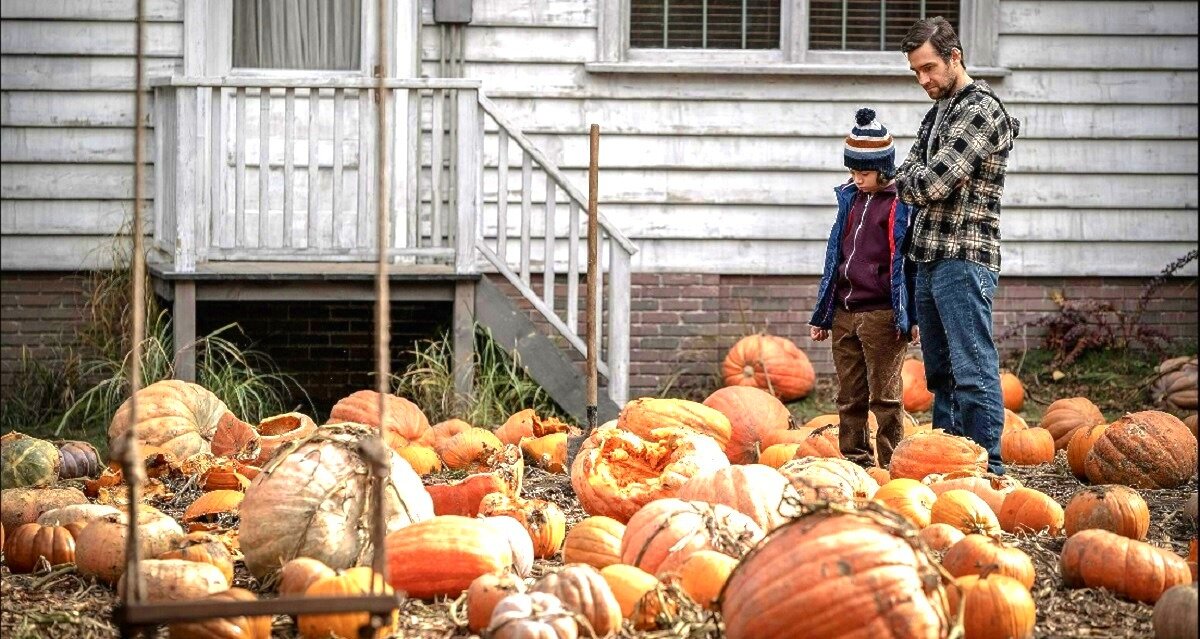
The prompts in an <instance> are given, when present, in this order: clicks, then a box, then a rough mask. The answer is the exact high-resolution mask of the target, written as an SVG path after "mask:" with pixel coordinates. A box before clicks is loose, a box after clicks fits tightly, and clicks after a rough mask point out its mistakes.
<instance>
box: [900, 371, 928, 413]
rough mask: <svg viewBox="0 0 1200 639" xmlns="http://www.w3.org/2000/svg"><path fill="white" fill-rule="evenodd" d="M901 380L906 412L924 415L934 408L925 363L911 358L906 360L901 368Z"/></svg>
mask: <svg viewBox="0 0 1200 639" xmlns="http://www.w3.org/2000/svg"><path fill="white" fill-rule="evenodd" d="M900 379H901V383H902V384H903V389H904V390H903V395H902V401H903V402H904V410H906V411H908V412H910V413H922V412H925V411H927V410H929V409H931V408H933V393H931V392H929V386H927V385H926V382H925V362H922V361H921V360H919V359H911V358H910V359H906V360H904V364H903V365H902V366H901V367H900Z"/></svg>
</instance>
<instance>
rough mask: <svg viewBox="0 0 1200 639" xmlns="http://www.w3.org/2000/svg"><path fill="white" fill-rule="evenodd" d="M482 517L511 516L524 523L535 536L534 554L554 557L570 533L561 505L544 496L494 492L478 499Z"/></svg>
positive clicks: (542, 556) (539, 556)
mask: <svg viewBox="0 0 1200 639" xmlns="http://www.w3.org/2000/svg"><path fill="white" fill-rule="evenodd" d="M479 515H480V516H481V517H512V518H513V519H515V520H517V521H518V522H520V523H521V525H522V526H524V527H525V530H526V531H528V532H529V538H530V539H532V540H533V554H534V556H535V557H538V558H546V557H551V556H553V555H554V554H555V553H557V552H558V549H559V548H560V547H561V546H562V542H563V537H565V536H566V534H567V519H566V515H565V514H563V511H562V509H561V508H559V507H558V506H557V505H555V504H554V502H551V501H546V500H544V499H521V498H519V497H512V496H509V495H505V494H503V493H492V494H490V495H487V496H485V497H484V498H483V500H482V501H480V502H479Z"/></svg>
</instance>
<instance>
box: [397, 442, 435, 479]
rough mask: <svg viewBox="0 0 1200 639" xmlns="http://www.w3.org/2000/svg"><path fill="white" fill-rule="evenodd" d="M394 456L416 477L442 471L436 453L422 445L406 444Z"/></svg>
mask: <svg viewBox="0 0 1200 639" xmlns="http://www.w3.org/2000/svg"><path fill="white" fill-rule="evenodd" d="M396 454H397V455H399V456H400V457H401V459H403V460H404V461H406V462H408V465H409V466H412V469H413V470H414V471H416V473H417V474H418V475H428V474H430V473H436V472H439V471H441V470H442V459H441V458H440V457H438V454H437V451H435V450H434V449H432V448H430V447H428V446H424V445H422V444H408V445H406V446H401V447H400V448H397V449H396Z"/></svg>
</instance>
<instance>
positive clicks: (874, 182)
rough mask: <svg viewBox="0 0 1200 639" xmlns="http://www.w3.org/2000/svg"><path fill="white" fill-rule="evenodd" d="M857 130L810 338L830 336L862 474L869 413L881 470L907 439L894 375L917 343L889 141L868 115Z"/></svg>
mask: <svg viewBox="0 0 1200 639" xmlns="http://www.w3.org/2000/svg"><path fill="white" fill-rule="evenodd" d="M855 121H856V123H857V126H855V127H854V128H853V129H851V132H850V135H849V136H847V137H846V144H845V153H844V155H845V164H846V166H847V167H848V168H849V169H850V176H851V179H850V181H848V182H847V183H846V184H843V185H842V186H839V187H837V188H836V189H835V190H834V192H835V193H836V194H837V201H838V213H837V219H836V220H835V221H834V224H833V230H832V232H831V233H830V234H829V245H828V248H827V249H826V252H825V271H824V275H823V276H822V277H821V285H820V288H819V289H818V292H817V308H816V311H814V312H813V316H812V320H811V321H810V322H809V324H810V327H809V336H810V337H812V339H813V340H815V341H818V342H820V341H824V340H826V339H828V338H829V336H830V333H831V332H832V335H833V363H834V366H835V368H836V369H837V375H838V395H837V404H838V415H839V416H840V418H841V425H840V428H839V437H840V440H841V441H840V444H841V450H842V454H843V455H845V457H846V459H849V460H850V461H853V462H855V463H857V464H859V465H861V466H863V467H870V466H874V465H875V458H874V456H872V454H871V442H870V437H869V431H868V428H867V418H868V410H870V411H873V412H874V413H875V416H876V418H877V419H878V420H879V431H878V433H877V434H876V437H875V448H876V450H877V451H878V461H879V465H880V466H881V467H883V468H887V467H888V464H889V463H891V459H892V451H893V450H894V449H895V447H896V444H897V443H898V442H899V441H900V438H901V437H902V436H903V434H904V426H903V423H904V421H903V420H904V407H903V404H902V402H901V391H902V388H901V386H902V384H901V378H900V368H901V364H902V363H903V361H904V353H905V350H906V349H907V346H908V342H909V339H910V338H911V339H912V340H914V341H915V340H918V339H919V333H918V331H917V324H916V318H915V317H913V312H912V309H913V305H912V301H913V296H912V284H913V279H912V277H911V275H912V269H911V266H910V264H909V263H908V262H907V260H906V259H905V253H906V251H905V249H906V248H907V247H906V242H907V241H908V231H909V207H908V205H906V204H905V203H903V202H901V201H900V198H899V197H898V196H897V192H896V185H895V182H894V181H893V179H892V178H893V175H894V173H895V161H896V150H895V148H894V146H893V144H892V136H891V135H889V134H888V131H887V129H886V128H884V126H883V125H882V124H880V123H879V122H878V121H876V119H875V112H874V111H873V110H871V109H859V110H858V112H857V113H855Z"/></svg>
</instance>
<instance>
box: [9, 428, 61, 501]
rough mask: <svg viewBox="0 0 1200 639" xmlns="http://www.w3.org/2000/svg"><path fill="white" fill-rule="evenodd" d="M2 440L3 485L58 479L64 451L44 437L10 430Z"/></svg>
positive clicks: (31, 485)
mask: <svg viewBox="0 0 1200 639" xmlns="http://www.w3.org/2000/svg"><path fill="white" fill-rule="evenodd" d="M5 437H6V439H5V440H4V442H3V443H0V487H3V488H4V489H9V488H37V487H41V486H50V485H52V484H54V483H55V482H57V481H58V477H59V474H60V471H61V469H62V455H61V454H60V453H59V451H58V447H57V446H55V445H54V444H51V443H50V442H48V441H46V440H44V439H37V438H36V437H29V436H27V435H23V434H21V433H9V434H8V435H6V436H5Z"/></svg>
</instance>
